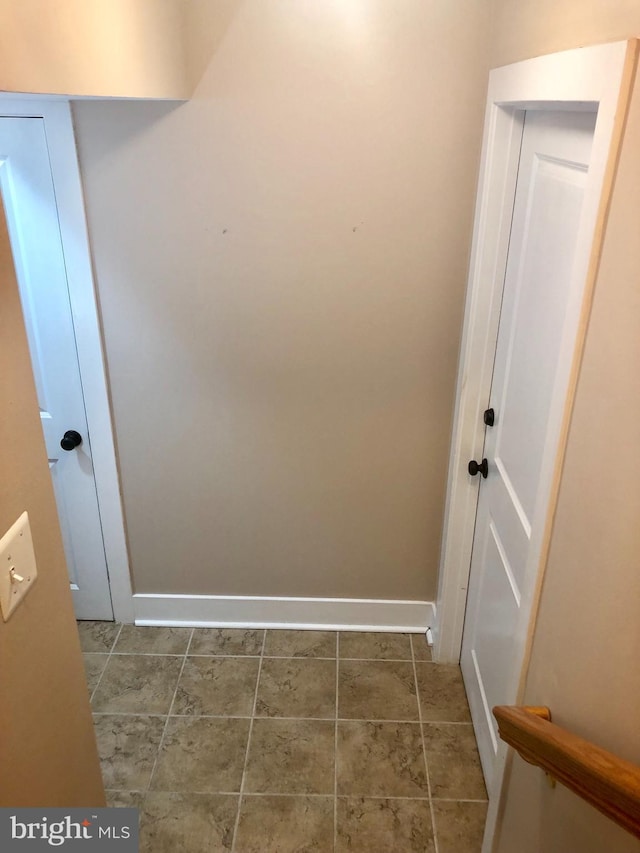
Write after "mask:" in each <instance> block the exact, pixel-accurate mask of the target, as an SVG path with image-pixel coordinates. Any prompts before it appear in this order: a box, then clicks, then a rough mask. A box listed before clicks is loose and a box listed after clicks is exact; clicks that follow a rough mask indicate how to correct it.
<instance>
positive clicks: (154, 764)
mask: <svg viewBox="0 0 640 853" xmlns="http://www.w3.org/2000/svg"><path fill="white" fill-rule="evenodd" d="M194 631H195V628H192V629H191V634H190V635H189V640H188V642H187V647H186V649H185V651H184V655H183V658H182V666H181V667H180V672H179V673H178V680H177V681H176V686H175V690H174V691H173V696H172V697H171V704H170V705H169V710H168V711H167V718H166V720H165V723H164V728H163V729H162V735H161V737H160V743H159V744H158V751H157V752H156V758H155V761H154V762H153V767H152V768H151V775H150V776H149V782H148V783H147V787H146V790H145V792H144V793H145V796H146V795H147V794H148V793H149V791H150V790H151V783H152V781H153V774H154V773H155V772H156V768H157V766H158V761H159V759H160V753H161V752H162V747H163V745H164V739H165V736H166V734H167V729H168V728H169V720H170V719H171V710H172V709H173V705H174V703H175V701H176V696H177V694H178V687H179V686H180V679H181V678H182V673H183V671H184V668H185V664H186V663H187V655H188V654H189V649H190V647H191V641H192V640H193V634H194ZM158 716H162V715H161V714H159V715H158Z"/></svg>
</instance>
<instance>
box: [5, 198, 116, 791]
mask: <svg viewBox="0 0 640 853" xmlns="http://www.w3.org/2000/svg"><path fill="white" fill-rule="evenodd" d="M0 364H1V365H2V381H1V382H0V411H1V412H2V417H1V418H0V471H2V476H1V477H0V533H4V532H5V531H6V530H7V529H8V528H9V527H10V526H11V525H12V524H13V522H14V521H16V519H17V518H18V517H19V516H20V515H21V514H22V512H24V510H27V512H28V513H29V519H30V523H31V529H32V533H33V542H34V548H35V552H36V561H37V565H38V579H37V581H36V583H35V585H34V587H33V589H32V590H31V591H30V592H29V594H28V595H27V597H26V598H25V599H24V601H23V603H22V604H21V605H20V606H19V607H18V608H17V610H16V611H15V612H14V614H13V615H12V617H11V619H10V620H9V622H6V623H5V622H3V621H2V620H1V619H0V673H1V674H2V688H1V689H0V733H1V734H0V768H1V772H0V806H29V805H31V806H103V805H104V792H103V788H102V779H101V777H100V769H99V764H98V756H97V751H96V744H95V738H94V734H93V725H92V721H91V712H90V708H89V697H88V694H87V686H86V681H85V677H84V670H83V666H82V657H81V654H80V647H79V642H78V632H77V630H76V624H75V620H74V616H73V609H72V604H71V594H70V591H69V578H68V575H67V569H66V564H65V559H64V553H63V550H62V541H61V538H60V531H59V527H58V516H57V513H56V507H55V503H54V497H53V489H52V485H51V478H50V476H49V468H48V464H47V457H46V452H45V448H44V440H43V436H42V429H41V427H40V419H39V417H38V405H37V401H36V393H35V388H34V385H33V376H32V373H31V362H30V359H29V352H28V349H27V341H26V335H25V331H24V324H23V320H22V312H21V308H20V303H19V298H18V290H17V286H16V282H15V275H14V271H13V261H12V259H11V250H10V247H9V240H8V236H7V230H6V225H5V220H4V214H3V212H2V207H1V205H0Z"/></svg>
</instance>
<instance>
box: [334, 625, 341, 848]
mask: <svg viewBox="0 0 640 853" xmlns="http://www.w3.org/2000/svg"><path fill="white" fill-rule="evenodd" d="M339 685H340V631H336V722H335V728H334V734H333V849H334V851H335V850H336V848H337V846H338V708H339V705H338V690H339V689H340V688H339Z"/></svg>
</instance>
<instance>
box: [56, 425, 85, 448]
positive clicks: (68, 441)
mask: <svg viewBox="0 0 640 853" xmlns="http://www.w3.org/2000/svg"><path fill="white" fill-rule="evenodd" d="M81 444H82V436H81V435H80V433H79V432H76V431H75V430H74V429H68V430H67V431H66V432H65V434H64V435H63V436H62V440H61V441H60V447H61V448H62V449H63V450H73V449H74V447H79V446H80V445H81Z"/></svg>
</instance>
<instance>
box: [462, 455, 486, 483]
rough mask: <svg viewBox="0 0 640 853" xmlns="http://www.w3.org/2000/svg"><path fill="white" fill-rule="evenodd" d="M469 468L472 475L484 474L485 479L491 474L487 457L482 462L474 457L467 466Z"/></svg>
mask: <svg viewBox="0 0 640 853" xmlns="http://www.w3.org/2000/svg"><path fill="white" fill-rule="evenodd" d="M467 470H468V471H469V473H470V474H471V476H472V477H475V476H476V474H482V477H483V479H484V480H486V479H487V477H488V476H489V463H488V462H487V460H486V459H483V460H482V462H476V461H475V459H472V460H471V462H469V464H468V466H467Z"/></svg>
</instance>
